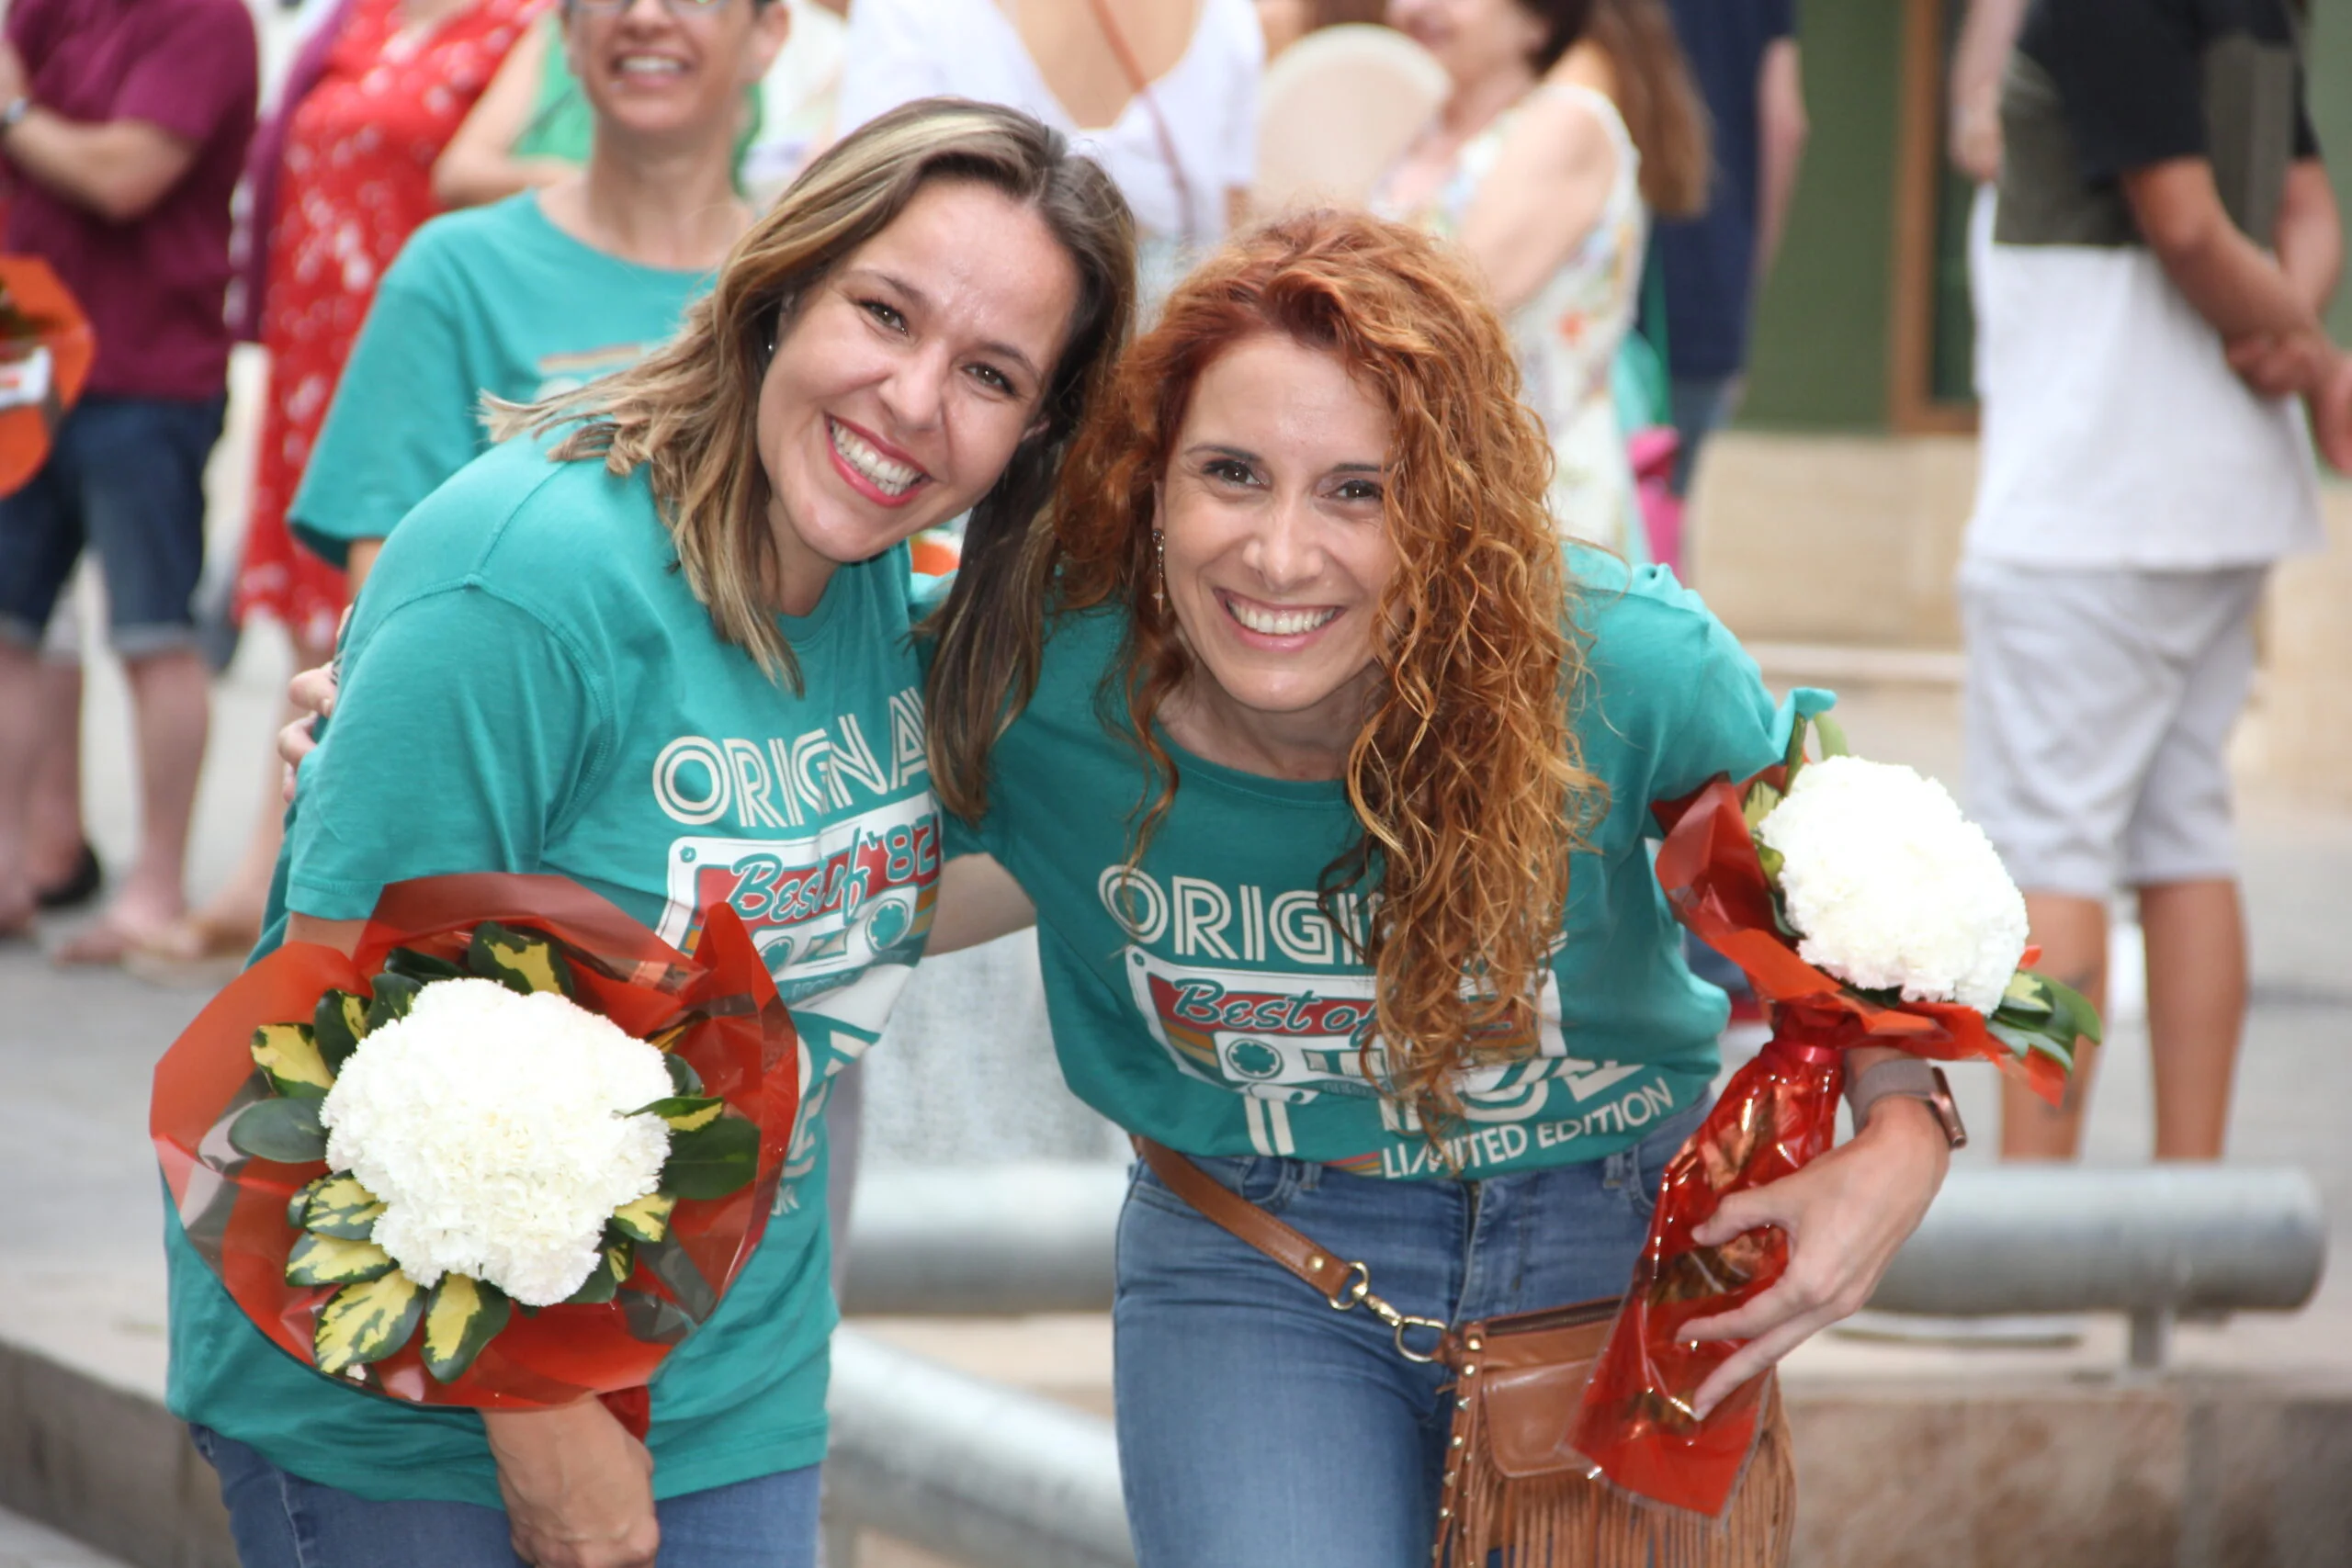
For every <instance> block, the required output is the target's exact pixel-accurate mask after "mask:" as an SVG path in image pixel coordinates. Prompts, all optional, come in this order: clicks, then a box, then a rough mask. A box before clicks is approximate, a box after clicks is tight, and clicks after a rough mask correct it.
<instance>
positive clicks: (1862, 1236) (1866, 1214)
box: [1686, 1098, 1951, 1416]
mask: <svg viewBox="0 0 2352 1568" xmlns="http://www.w3.org/2000/svg"><path fill="white" fill-rule="evenodd" d="M1950 1165H1951V1145H1950V1143H1949V1142H1948V1141H1947V1140H1946V1139H1945V1137H1944V1133H1943V1128H1942V1127H1941V1126H1940V1125H1939V1123H1938V1122H1937V1121H1936V1118H1935V1113H1934V1112H1933V1111H1930V1110H1928V1107H1927V1106H1926V1105H1925V1104H1923V1103H1921V1102H1920V1101H1918V1100H1901V1099H1894V1098H1889V1099H1884V1100H1880V1101H1878V1103H1877V1104H1876V1105H1874V1106H1872V1107H1871V1117H1870V1124H1869V1125H1868V1126H1866V1127H1864V1128H1863V1129H1862V1130H1861V1131H1860V1133H1859V1134H1855V1136H1854V1137H1853V1138H1852V1139H1851V1140H1849V1142H1847V1143H1844V1144H1840V1145H1838V1147H1836V1148H1834V1149H1832V1150H1830V1151H1829V1152H1828V1153H1827V1154H1826V1155H1823V1156H1821V1157H1820V1158H1819V1159H1817V1160H1815V1161H1814V1162H1813V1163H1812V1164H1811V1165H1808V1166H1806V1167H1805V1168H1804V1169H1803V1170H1800V1171H1798V1172H1797V1173H1796V1174H1795V1175H1793V1176H1786V1177H1783V1178H1781V1179H1780V1180H1778V1181H1775V1182H1771V1183H1770V1184H1768V1185H1766V1186H1763V1187H1754V1188H1750V1189H1748V1190H1746V1191H1742V1192H1735V1193H1733V1194H1732V1195H1731V1196H1730V1197H1728V1198H1725V1199H1724V1201H1723V1205H1722V1207H1720V1208H1718V1209H1717V1210H1716V1211H1715V1213H1714V1214H1713V1217H1712V1218H1710V1219H1709V1220H1708V1221H1707V1223H1706V1224H1702V1225H1701V1226H1699V1227H1698V1228H1697V1229H1696V1230H1694V1231H1692V1232H1691V1239H1692V1240H1694V1241H1696V1242H1698V1243H1699V1244H1700V1245H1701V1246H1702V1247H1719V1246H1721V1245H1722V1244H1723V1243H1724V1242H1727V1241H1729V1240H1731V1239H1732V1238H1733V1237H1734V1236H1736V1235H1740V1234H1741V1233H1742V1232H1744V1231H1751V1230H1757V1229H1760V1228H1761V1227H1763V1226H1766V1225H1778V1226H1779V1227H1780V1228H1781V1229H1782V1230H1784V1231H1786V1232H1787V1233H1788V1235H1789V1267H1788V1271H1787V1272H1786V1273H1784V1274H1782V1275H1781V1279H1780V1282H1779V1283H1777V1284H1775V1285H1774V1286H1773V1287H1772V1288H1771V1289H1770V1290H1769V1291H1766V1292H1764V1293H1763V1294H1762V1295H1759V1296H1758V1297H1757V1298H1756V1299H1755V1300H1753V1301H1751V1302H1749V1303H1747V1304H1746V1305H1744V1306H1742V1307H1740V1308H1738V1309H1737V1310H1736V1311H1733V1312H1726V1313H1718V1314H1715V1315H1714V1316H1713V1317H1702V1318H1696V1319H1693V1320H1692V1321H1691V1323H1690V1324H1689V1325H1687V1326H1686V1331H1687V1332H1688V1334H1689V1335H1690V1337H1691V1338H1693V1339H1746V1340H1747V1341H1748V1343H1747V1345H1744V1346H1742V1347H1741V1348H1740V1349H1739V1350H1738V1351H1737V1353H1736V1354H1735V1355H1733V1356H1732V1358H1731V1359H1729V1360H1727V1361H1725V1362H1724V1364H1723V1365H1722V1366H1720V1367H1718V1368H1716V1369H1715V1372H1714V1375H1713V1377H1710V1378H1709V1379H1708V1380H1707V1381H1706V1382H1703V1383H1702V1384H1701V1385H1700V1387H1699V1395H1698V1399H1697V1401H1696V1403H1695V1405H1694V1409H1695V1410H1696V1412H1697V1413H1698V1414H1699V1415H1701V1416H1704V1415H1705V1414H1706V1413H1707V1412H1708V1411H1710V1410H1713V1408H1714V1407H1715V1405H1716V1404H1718V1403H1719V1402H1720V1401H1722V1400H1723V1399H1724V1396H1725V1395H1727V1394H1729V1393H1731V1392H1732V1391H1733V1390H1734V1389H1736V1388H1737V1387H1739V1385H1740V1384H1742V1383H1744V1382H1747V1380H1748V1379H1750V1378H1752V1377H1754V1376H1755V1375H1756V1374H1757V1373H1758V1372H1760V1371H1763V1370H1764V1369H1765V1368H1767V1367H1770V1366H1771V1365H1772V1364H1773V1363H1775V1362H1777V1361H1778V1360H1780V1359H1781V1357H1783V1356H1785V1355H1787V1354H1788V1353H1789V1352H1790V1351H1792V1350H1793V1349H1795V1348H1797V1347H1798V1346H1799V1345H1802V1344H1804V1342H1805V1341H1806V1340H1807V1339H1810V1338H1811V1337H1813V1336H1814V1335H1815V1334H1817V1333H1819V1332H1820V1331H1821V1330H1822V1329H1825V1328H1826V1327H1828V1326H1829V1325H1831V1324H1833V1323H1836V1322H1837V1321H1838V1319H1840V1318H1843V1317H1848V1316H1850V1315H1851V1314H1853V1313H1855V1312H1856V1311H1858V1310H1860V1307H1861V1305H1862V1303H1865V1302H1867V1301H1869V1300H1870V1298H1871V1291H1873V1290H1874V1289H1876V1288H1877V1286H1878V1281H1879V1276H1880V1275H1882V1274H1883V1273H1885V1272H1886V1266H1887V1265H1888V1264H1889V1263H1891V1262H1893V1261H1894V1254H1895V1251H1896V1249H1897V1248H1899V1247H1902V1245H1903V1244H1904V1242H1905V1240H1906V1239H1908V1238H1909V1236H1910V1235H1911V1233H1912V1232H1913V1231H1915V1230H1917V1229H1918V1228H1919V1221H1920V1219H1921V1218H1922V1217H1923V1216H1925V1215H1926V1213H1927V1212H1928V1204H1929V1203H1931V1202H1933V1201H1935V1196H1936V1191H1937V1190H1938V1189H1939V1188H1940V1187H1941V1186H1942V1185H1943V1179H1944V1171H1945V1169H1946V1168H1948V1167H1949V1166H1950Z"/></svg>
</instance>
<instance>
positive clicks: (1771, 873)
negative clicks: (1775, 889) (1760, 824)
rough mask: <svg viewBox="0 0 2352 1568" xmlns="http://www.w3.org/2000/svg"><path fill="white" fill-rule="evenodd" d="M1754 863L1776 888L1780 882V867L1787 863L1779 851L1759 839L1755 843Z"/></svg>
mask: <svg viewBox="0 0 2352 1568" xmlns="http://www.w3.org/2000/svg"><path fill="white" fill-rule="evenodd" d="M1756 863H1757V864H1758V865H1760V866H1762V867H1763V868H1764V875H1765V877H1766V878H1767V880H1769V881H1770V882H1772V883H1773V884H1774V885H1776V886H1777V885H1778V884H1779V882H1780V880H1781V866H1782V865H1784V864H1786V861H1785V860H1784V858H1783V857H1782V856H1781V852H1780V851H1778V850H1776V849H1774V848H1773V847H1772V846H1771V845H1770V844H1768V843H1766V842H1764V841H1763V840H1761V839H1759V840H1757V841H1756Z"/></svg>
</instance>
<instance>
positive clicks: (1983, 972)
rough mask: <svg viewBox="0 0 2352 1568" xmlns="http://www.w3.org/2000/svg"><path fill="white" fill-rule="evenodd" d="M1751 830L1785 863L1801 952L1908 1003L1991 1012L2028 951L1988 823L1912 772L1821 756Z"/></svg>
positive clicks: (2018, 903) (1785, 889) (2018, 900)
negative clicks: (1983, 826) (1978, 821)
mask: <svg viewBox="0 0 2352 1568" xmlns="http://www.w3.org/2000/svg"><path fill="white" fill-rule="evenodd" d="M1757 837H1758V838H1759V839H1761V840H1763V841H1764V843H1765V844H1766V845H1768V846H1770V848H1771V849H1773V850H1776V851H1778V852H1779V853H1780V855H1781V873H1780V886H1781V899H1782V900H1783V902H1784V903H1785V904H1786V906H1787V908H1788V915H1789V921H1790V923H1791V924H1792V925H1794V926H1795V927H1796V929H1797V931H1798V932H1799V934H1800V937H1801V940H1800V941H1799V942H1798V944H1797V953H1798V956H1800V957H1802V958H1803V959H1804V961H1805V962H1806V963H1808V964H1815V965H1818V966H1819V967H1821V968H1822V969H1825V970H1826V971H1828V972H1829V973H1830V974H1832V975H1835V976H1838V978H1839V979H1841V980H1844V981H1845V982H1847V983H1848V984H1849V985H1852V986H1857V987H1861V988H1862V989H1864V990H1872V991H1875V990H1888V989H1894V988H1898V987H1899V988H1900V989H1901V991H1902V993H1903V997H1904V999H1905V1001H1958V1002H1962V1003H1963V1004H1965V1005H1967V1006H1969V1007H1972V1008H1974V1009H1975V1010H1977V1011H1979V1012H1982V1013H1990V1012H1991V1011H1992V1010H1994V1009H1995V1008H1996V1007H1998V1006H2000V1003H2001V993H2002V992H2003V991H2005V990H2007V988H2008V984H2009V979H2010V976H2013V975H2014V974H2015V973H2016V972H2017V967H2018V961H2019V960H2020V959H2021V958H2023V957H2024V955H2025V943H2026V922H2025V898H2024V897H2023V895H2021V894H2019V893H2018V889H2017V885H2016V884H2015V883H2013V882H2011V881H2010V880H2009V875H2008V873H2007V871H2005V870H2004V869H2002V866H2001V861H2000V857H1999V856H1998V855H1996V854H1995V853H1994V852H1993V844H1992V840H1989V839H1987V838H1985V830H1984V829H1981V828H1979V827H1977V826H1976V824H1974V823H1973V822H1971V821H1969V820H1968V818H1965V817H1962V815H1961V814H1960V807H1959V806H1958V805H1957V804H1956V803H1955V802H1954V801H1953V800H1952V797H1951V795H1950V793H1949V792H1947V791H1946V790H1945V789H1944V787H1943V785H1941V784H1938V783H1936V782H1935V781H1934V780H1933V779H1928V778H1922V777H1921V776H1920V775H1919V774H1917V773H1914V772H1913V771H1912V770H1911V769H1909V768H1905V767H1897V766H1895V765H1894V764H1892V763H1887V762H1869V761H1863V760H1862V759H1860V758H1859V757H1830V758H1826V759H1825V760H1823V761H1818V762H1814V763H1809V764H1808V765H1806V766H1805V767H1804V769H1803V770H1802V771H1801V772H1799V773H1798V774H1797V779H1796V784H1795V785H1794V787H1793V788H1792V789H1791V790H1790V791H1789V795H1788V798H1787V799H1786V800H1784V801H1782V802H1781V804H1780V805H1779V806H1777V807H1773V809H1772V811H1771V812H1770V815H1768V816H1767V817H1766V818H1764V820H1763V822H1762V823H1761V824H1760V825H1759V826H1758V829H1757Z"/></svg>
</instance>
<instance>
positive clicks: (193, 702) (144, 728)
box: [58, 649, 212, 964]
mask: <svg viewBox="0 0 2352 1568" xmlns="http://www.w3.org/2000/svg"><path fill="white" fill-rule="evenodd" d="M126 668H127V671H128V673H129V675H130V698H131V711H132V714H133V716H134V717H135V720H136V726H135V728H136V730H137V735H138V741H139V858H138V860H137V861H136V862H134V863H132V865H131V867H130V875H128V876H126V877H124V878H123V881H122V886H121V888H120V890H119V891H118V892H117V893H116V894H115V896H114V900H113V902H112V903H110V904H108V905H107V912H106V917H105V919H102V920H101V921H99V923H98V924H97V925H96V926H95V927H93V928H92V929H90V930H89V931H85V932H83V933H82V934H81V935H80V936H78V937H76V938H75V939H74V941H73V942H68V943H67V944H66V945H65V946H64V947H63V948H62V949H60V950H59V953H58V958H59V960H60V961H61V962H62V963H67V964H111V963H114V962H115V961H117V960H119V958H121V956H122V954H123V952H124V950H125V949H126V948H127V947H128V946H130V944H132V943H134V942H138V941H140V940H141V939H142V938H146V937H150V936H153V935H154V934H156V933H158V932H161V931H164V928H166V927H168V926H169V925H170V924H171V923H172V922H173V921H175V920H176V919H179V918H180V917H181V916H182V915H183V914H185V913H186V912H187V837H188V824H189V818H191V817H192V816H193V815H194V813H195V809H196V784H197V775H198V773H200V772H201V771H202V770H203V766H204V741H205V735H206V732H207V730H208V729H209V725H210V707H211V696H212V694H211V688H210V680H209V676H208V675H207V673H206V671H205V668H204V660H203V659H202V658H201V657H200V656H198V654H197V652H196V651H195V650H194V649H172V650H171V651H169V652H165V653H154V654H150V655H148V656H147V657H145V658H143V659H134V660H128V661H127V665H126Z"/></svg>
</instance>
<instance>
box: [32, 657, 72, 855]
mask: <svg viewBox="0 0 2352 1568" xmlns="http://www.w3.org/2000/svg"><path fill="white" fill-rule="evenodd" d="M38 680H39V689H40V695H39V697H38V699H37V702H38V705H39V717H38V723H39V725H40V739H39V740H38V741H37V742H35V753H34V761H33V776H32V790H31V796H30V799H29V800H28V803H27V806H26V808H25V809H26V817H25V836H26V837H25V874H26V875H27V876H28V878H30V880H31V882H32V885H33V886H35V887H54V886H58V885H59V884H60V883H62V882H65V881H67V880H68V879H70V878H71V877H72V876H73V874H74V872H75V871H76V870H78V869H79V868H80V866H81V863H82V845H83V841H84V840H85V827H84V824H83V821H82V667H81V666H80V665H79V664H75V663H72V662H69V661H68V660H60V659H44V660H41V661H40V674H39V677H38Z"/></svg>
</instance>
